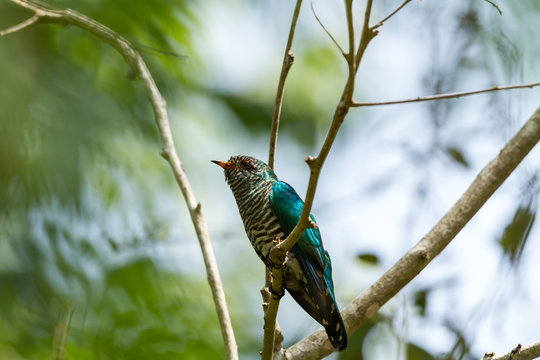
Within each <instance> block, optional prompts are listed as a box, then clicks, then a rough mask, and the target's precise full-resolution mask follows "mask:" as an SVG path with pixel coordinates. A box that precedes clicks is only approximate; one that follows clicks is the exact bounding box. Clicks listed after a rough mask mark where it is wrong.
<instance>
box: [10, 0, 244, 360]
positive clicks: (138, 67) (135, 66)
mask: <svg viewBox="0 0 540 360" xmlns="http://www.w3.org/2000/svg"><path fill="white" fill-rule="evenodd" d="M10 1H11V2H13V3H14V4H17V5H20V6H22V7H24V8H26V9H28V10H31V11H33V12H34V13H35V15H34V16H38V17H39V18H42V19H43V20H47V21H50V22H55V23H62V24H72V25H74V26H77V27H79V28H81V29H84V30H87V31H89V32H91V33H92V34H94V35H95V36H97V37H98V38H100V39H101V40H103V41H105V42H107V43H108V44H110V45H111V46H112V47H113V48H115V49H116V50H117V51H118V52H119V53H120V54H121V55H122V56H123V58H124V60H125V61H126V63H127V64H128V65H129V66H130V67H131V68H132V70H133V71H134V73H135V74H136V75H138V77H139V78H140V79H141V80H142V83H143V85H144V88H145V90H146V93H147V95H148V98H149V100H150V103H151V104H152V108H153V110H154V114H155V120H156V124H157V126H158V129H159V133H160V136H161V141H162V149H161V155H162V156H163V157H164V158H165V159H166V160H167V161H168V162H169V165H170V167H171V170H172V171H173V173H174V177H175V179H176V182H177V184H178V186H179V187H180V190H181V191H182V194H183V196H184V199H185V201H186V204H187V207H188V209H189V213H190V215H191V219H192V222H193V225H194V227H195V231H196V233H197V238H198V239H199V244H200V246H201V251H202V253H203V258H204V263H205V266H206V271H207V275H208V283H209V285H210V288H211V290H212V295H213V298H214V304H215V306H216V312H217V315H218V319H219V323H220V326H221V332H222V335H223V340H224V342H225V350H226V352H227V358H228V359H238V349H237V345H236V340H235V338H234V332H233V329H232V325H231V320H230V316H229V310H228V308H227V303H226V300H225V294H224V292H223V285H222V282H221V279H220V275H219V270H218V268H217V263H216V259H215V255H214V250H213V248H212V243H211V242H210V237H209V236H208V227H207V224H206V219H205V217H204V215H203V213H202V211H201V205H200V203H198V202H197V200H196V199H195V196H194V194H193V191H192V189H191V185H190V183H189V180H188V178H187V175H186V173H185V171H184V169H183V167H182V162H181V161H180V158H179V157H178V153H177V152H176V149H175V146H174V141H173V136H172V131H171V128H170V125H169V118H168V115H167V106H166V102H165V99H164V98H163V96H162V95H161V93H160V92H159V89H158V88H157V86H156V83H155V81H154V79H153V77H152V75H151V73H150V71H149V70H148V67H147V66H146V64H145V62H144V60H143V59H142V57H141V56H140V54H139V53H138V52H137V50H136V49H135V48H134V46H133V45H132V44H131V43H130V42H129V41H128V40H127V39H125V38H124V37H122V36H120V35H119V34H117V33H116V32H114V31H113V30H111V29H110V28H108V27H106V26H105V25H103V24H101V23H99V22H97V21H95V20H93V19H91V18H89V17H87V16H85V15H83V14H80V13H78V12H76V11H73V10H70V9H66V10H53V9H50V8H47V7H45V6H42V5H38V4H37V3H33V2H31V1H28V0H10Z"/></svg>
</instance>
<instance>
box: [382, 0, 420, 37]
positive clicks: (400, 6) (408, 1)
mask: <svg viewBox="0 0 540 360" xmlns="http://www.w3.org/2000/svg"><path fill="white" fill-rule="evenodd" d="M410 2H411V0H405V1H404V2H403V3H402V4H401V5H399V6H398V7H397V9H396V10H394V11H392V12H391V13H390V14H389V15H388V16H387V17H385V18H384V19H382V20H381V21H379V22H378V23H377V24H375V25H373V27H372V29H373V30H374V29H377V28H379V27H381V26H383V24H384V23H385V22H386V21H387V20H388V19H390V18H391V17H392V16H394V15H396V14H397V12H398V11H399V10H401V9H403V7H404V6H405V5H407V4H408V3H410Z"/></svg>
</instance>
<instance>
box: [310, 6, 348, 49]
mask: <svg viewBox="0 0 540 360" xmlns="http://www.w3.org/2000/svg"><path fill="white" fill-rule="evenodd" d="M311 12H312V13H313V16H315V19H316V20H317V22H318V23H319V25H321V27H322V28H323V30H324V32H325V33H326V35H328V37H330V39H331V40H332V42H333V43H334V45H336V47H337V48H338V49H339V52H341V55H343V57H345V58H346V57H347V54H346V53H345V51H343V49H342V48H341V46H340V45H339V43H338V42H337V40H336V39H335V38H334V37H333V36H332V34H331V33H330V32H329V31H328V29H326V26H324V24H323V23H322V21H321V19H319V17H318V16H317V13H315V9H314V8H313V2H312V3H311Z"/></svg>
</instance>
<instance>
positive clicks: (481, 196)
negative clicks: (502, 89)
mask: <svg viewBox="0 0 540 360" xmlns="http://www.w3.org/2000/svg"><path fill="white" fill-rule="evenodd" d="M538 141H540V108H539V109H538V110H536V112H535V113H534V114H533V115H532V117H531V118H530V119H529V120H528V121H527V122H526V123H525V124H524V125H523V127H522V128H521V129H520V130H519V131H518V132H517V133H516V135H515V136H514V137H513V138H512V139H511V140H510V141H509V142H508V143H507V144H506V145H505V147H504V148H503V149H502V150H501V151H500V153H499V154H498V155H497V156H496V157H495V158H494V159H493V160H491V161H490V162H489V163H488V164H487V165H486V166H485V167H484V168H483V169H482V171H480V173H479V174H478V176H477V177H476V179H475V180H474V181H473V182H472V184H471V185H470V186H469V188H468V189H467V190H466V191H465V193H464V194H463V195H462V196H461V197H460V198H459V200H458V201H457V202H456V203H455V204H454V205H453V206H452V208H451V209H450V210H449V211H448V212H447V213H446V214H445V215H444V216H443V217H442V219H441V220H440V221H439V222H438V223H437V224H436V225H435V226H434V227H433V228H432V229H431V230H430V231H429V232H428V233H427V234H426V235H425V236H424V237H423V238H422V239H421V240H420V241H419V242H418V243H417V244H416V245H415V246H414V247H413V248H411V249H410V250H409V251H408V252H407V253H406V254H405V255H404V256H403V257H402V258H401V259H400V260H399V261H398V262H396V263H395V264H394V266H392V267H391V268H390V269H389V270H388V271H387V272H386V273H384V274H383V275H382V276H381V277H380V278H379V279H378V280H377V281H376V282H375V283H374V284H373V285H371V286H370V287H369V288H368V289H367V290H365V291H364V292H363V293H362V294H360V295H359V296H358V297H356V298H355V299H354V300H353V301H351V302H350V303H349V304H348V305H347V306H346V307H345V308H344V309H343V311H342V312H341V315H342V317H343V321H344V322H345V325H346V327H347V331H348V332H349V334H351V333H352V332H354V331H355V330H356V329H358V328H359V327H360V326H361V325H362V324H363V323H364V322H365V321H366V320H368V319H369V318H370V317H372V316H373V315H374V314H375V313H376V312H377V311H378V310H379V309H380V308H381V307H382V306H383V305H384V304H385V303H386V302H387V301H388V300H390V299H391V298H392V297H393V296H394V295H396V294H397V293H398V292H399V291H400V290H401V289H402V288H403V287H404V286H405V285H407V284H408V283H409V282H410V281H411V280H412V279H413V278H414V277H416V275H418V274H419V273H420V271H422V270H423V269H424V268H425V267H426V266H427V265H428V264H429V263H430V262H431V260H433V259H434V258H435V257H436V256H437V255H439V254H440V253H441V251H442V250H443V249H444V248H445V247H446V246H447V245H448V244H449V243H450V241H452V239H454V237H455V236H456V235H457V234H458V233H459V231H460V230H461V229H462V228H463V227H464V226H465V225H466V224H467V223H468V222H469V221H470V219H471V218H472V217H473V216H474V215H475V214H476V212H477V211H478V210H479V209H480V208H481V207H482V205H484V203H485V202H486V201H487V200H488V199H489V198H490V197H491V195H493V193H494V192H495V190H497V189H498V188H499V186H501V184H502V183H503V182H504V181H505V180H506V178H507V177H508V176H509V175H510V174H511V173H512V172H513V171H514V169H515V168H516V166H517V165H518V164H519V163H520V162H521V161H522V160H523V158H524V157H525V156H526V155H527V154H528V153H529V152H530V151H531V149H532V148H533V147H534V146H535V145H536V143H538ZM535 345H536V344H535ZM538 346H540V345H538ZM333 350H334V349H333V348H332V346H331V345H330V343H329V342H328V340H327V337H326V333H325V332H324V330H323V329H320V330H318V331H316V332H315V333H313V334H311V335H309V336H308V337H306V338H304V339H303V340H301V341H299V342H298V343H296V344H295V345H293V346H291V347H290V348H288V349H285V350H284V351H282V352H281V359H287V360H293V359H320V358H322V357H324V356H326V355H328V354H330V353H331V352H332V351H333ZM527 359H528V358H527Z"/></svg>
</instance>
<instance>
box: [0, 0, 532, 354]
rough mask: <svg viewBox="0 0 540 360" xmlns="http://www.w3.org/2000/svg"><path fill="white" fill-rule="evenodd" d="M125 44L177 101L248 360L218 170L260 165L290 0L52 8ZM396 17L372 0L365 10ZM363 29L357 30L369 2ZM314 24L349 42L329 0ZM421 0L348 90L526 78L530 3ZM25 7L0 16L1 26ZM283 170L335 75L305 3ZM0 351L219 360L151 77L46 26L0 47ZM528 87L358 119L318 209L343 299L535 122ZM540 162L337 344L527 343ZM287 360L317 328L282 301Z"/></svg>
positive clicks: (183, 149) (394, 349)
mask: <svg viewBox="0 0 540 360" xmlns="http://www.w3.org/2000/svg"><path fill="white" fill-rule="evenodd" d="M49 3H50V4H51V5H53V6H55V7H58V8H65V7H70V8H73V9H76V10H78V11H80V12H82V13H84V14H86V15H88V16H90V17H92V18H94V19H96V20H97V21H100V22H102V23H104V24H105V25H107V26H109V27H111V28H112V29H114V30H115V31H117V32H118V33H120V34H121V35H123V36H125V37H127V38H128V39H130V40H131V41H133V42H134V43H135V44H137V46H138V47H139V49H140V50H141V51H142V53H143V56H144V58H145V60H146V61H147V63H148V65H149V68H150V70H151V71H152V74H153V75H154V77H155V79H156V82H157V84H158V86H159V88H160V89H161V91H162V93H163V94H164V96H165V98H166V99H167V101H168V105H169V111H170V117H171V121H172V127H173V132H174V135H175V139H176V145H177V149H178V151H179V153H180V157H181V158H182V159H183V161H184V166H185V168H186V171H187V172H188V175H189V176H190V179H191V181H192V183H193V186H194V190H195V194H196V196H197V197H198V199H199V200H200V201H201V202H202V205H203V210H204V212H205V214H206V216H207V218H208V223H209V228H210V235H211V237H212V240H213V243H214V246H215V249H216V254H217V258H218V263H219V264H218V265H219V267H220V270H221V272H222V276H223V281H224V286H225V292H226V295H227V300H228V304H229V306H230V310H231V314H232V319H233V326H234V329H235V332H236V337H237V340H238V343H239V349H240V352H241V357H242V358H253V359H255V358H257V357H258V351H259V350H260V343H261V338H262V315H261V307H260V295H259V292H258V290H259V289H260V287H261V284H262V279H263V271H264V270H263V266H262V264H261V263H260V262H259V260H258V259H257V258H256V256H255V255H254V253H253V251H252V249H251V248H250V245H249V243H248V242H247V240H246V238H245V235H244V234H243V227H242V224H241V222H240V219H239V216H237V215H236V210H235V204H234V200H233V198H232V196H231V194H230V192H229V190H228V189H227V187H226V184H224V183H223V180H222V179H223V178H222V174H221V172H220V171H219V169H218V168H216V167H215V166H214V165H213V164H211V163H210V162H209V160H211V159H226V158H228V156H229V155H233V154H237V153H247V154H252V155H255V156H257V157H259V158H262V159H265V158H266V152H267V146H268V145H267V143H268V131H269V128H270V118H271V114H272V106H273V96H274V91H275V87H276V84H277V80H278V74H279V68H280V66H281V57H282V51H283V47H284V43H285V40H286V36H287V31H288V23H289V21H290V16H291V14H292V7H293V6H294V4H293V2H288V3H281V2H279V3H274V2H270V3H266V2H250V1H245V0H233V1H229V2H227V3H222V2H219V1H205V2H202V3H200V2H194V1H193V2H192V1H176V2H169V1H164V0H148V1H138V2H132V1H127V0H117V1H104V0H93V1H72V0H54V1H52V0H51V1H49ZM398 3H399V2H396V1H390V0H385V1H377V2H375V5H374V10H373V19H374V21H375V20H376V19H382V18H383V17H384V16H385V15H386V14H388V13H389V12H390V11H391V10H392V9H394V8H395V7H396V6H397V5H398ZM356 5H357V9H356V12H355V14H356V15H357V16H358V20H357V23H358V24H357V26H360V20H361V18H362V16H361V15H362V7H363V3H361V2H359V3H358V4H356ZM313 6H314V9H315V11H316V12H317V13H318V15H319V16H320V17H321V19H322V21H323V22H324V23H325V25H326V26H327V27H328V29H329V30H330V31H331V32H332V33H333V34H334V35H335V37H336V38H337V39H338V41H341V42H343V43H345V42H344V41H345V36H346V34H345V30H346V29H345V28H344V27H343V18H344V14H343V9H342V6H336V5H335V4H328V3H325V2H322V1H315V2H314V3H313ZM499 6H500V8H501V10H502V12H503V16H500V15H499V13H498V12H497V10H496V9H495V8H494V7H493V6H491V5H490V4H489V3H487V2H485V1H482V0H475V1H470V2H451V3H444V4H443V3H436V2H430V1H421V2H413V3H412V4H410V5H408V6H407V7H406V8H405V9H404V10H402V12H400V13H399V14H398V15H397V16H396V17H395V18H393V19H392V20H391V21H390V22H388V23H387V24H385V25H384V26H383V27H382V28H381V29H380V34H379V35H378V36H377V38H376V39H375V40H374V41H373V42H372V44H371V45H370V47H369V48H368V51H367V53H366V56H365V61H364V63H363V64H362V67H361V69H360V71H359V77H358V83H357V90H356V95H355V96H356V98H357V99H358V100H384V99H396V98H403V97H414V96H418V95H423V94H431V93H438V92H447V91H455V90H460V89H474V88H480V87H487V86H491V85H493V84H506V83H517V82H526V81H534V80H535V79H538V74H539V68H538V63H537V61H536V59H537V58H538V56H539V55H540V54H538V49H540V46H539V45H540V44H539V43H538V42H539V41H540V40H539V38H538V37H537V36H535V35H534V34H535V31H536V21H537V19H536V18H535V15H534V14H536V13H537V12H538V10H540V4H538V2H536V1H534V0H526V1H525V0H524V1H519V2H508V3H504V4H503V3H502V2H501V3H500V4H499ZM28 16H29V14H28V13H27V12H26V11H23V10H21V9H19V8H17V7H16V6H14V5H12V4H10V3H8V2H7V1H3V2H1V3H0V27H1V28H7V27H9V26H12V25H14V24H16V23H18V22H20V21H22V20H23V19H25V18H27V17H28ZM294 54H295V65H294V67H293V69H292V72H291V75H290V79H289V81H288V84H287V88H286V95H285V96H286V98H285V102H284V110H283V117H282V118H283V122H282V124H283V125H282V128H281V132H280V138H279V144H278V153H277V162H276V171H277V173H278V175H279V176H280V177H282V178H283V179H285V180H286V181H288V182H290V183H291V184H292V185H293V186H294V187H295V188H296V189H297V190H298V191H299V193H303V192H304V191H305V188H306V183H307V176H308V171H307V168H306V166H305V164H304V163H303V158H304V156H305V155H306V154H312V153H315V152H316V151H317V149H318V147H319V146H320V144H321V143H322V139H323V138H324V136H325V131H326V129H327V126H328V124H329V121H330V119H331V114H332V111H333V107H334V106H335V104H336V101H337V99H338V97H339V94H340V91H341V88H342V86H343V81H344V74H345V71H346V68H345V64H344V62H343V61H342V59H340V56H339V53H338V51H336V49H335V48H334V46H333V44H332V43H331V41H330V40H329V39H328V38H327V37H326V35H325V34H324V32H323V31H322V30H321V28H320V26H319V25H318V24H317V22H316V21H315V19H314V16H313V15H312V13H311V11H310V9H309V8H308V6H304V9H303V13H302V14H301V18H300V22H299V28H298V34H297V37H296V40H295V45H294ZM0 68H1V69H2V70H3V71H2V86H0V104H1V108H2V112H1V115H0V131H1V132H0V138H1V141H0V358H5V359H41V358H50V357H51V356H52V355H53V348H54V346H53V339H54V333H55V330H56V329H57V328H58V327H59V326H62V324H63V322H65V319H66V318H70V319H71V320H70V322H69V324H70V330H69V333H68V337H67V341H66V357H67V358H68V359H149V358H152V359H170V358H182V359H210V358H211V359H219V358H224V349H223V345H222V340H221V335H220V332H219V325H218V321H217V317H216V315H215V312H214V307H213V303H212V300H211V294H210V290H209V288H208V285H207V283H206V275H205V271H204V267H203V263H202V257H201V255H200V252H199V250H198V243H197V240H196V238H195V234H194V231H193V228H192V226H191V223H190V219H189V215H188V213H187V211H186V209H185V206H184V204H183V199H182V198H181V196H180V192H179V191H178V189H177V188H176V185H175V183H174V180H173V178H172V176H171V174H170V171H169V170H168V168H167V166H166V164H165V163H164V161H163V160H162V159H161V158H160V156H159V146H160V144H159V136H158V133H157V130H156V127H155V125H154V122H153V114H152V111H151V108H150V106H149V104H148V101H147V99H146V97H145V94H144V91H143V88H142V86H141V84H140V83H139V82H138V81H136V80H133V79H132V76H131V74H130V73H129V71H128V68H127V67H126V65H125V64H124V63H123V60H122V58H121V57H120V56H119V55H118V54H116V53H115V52H114V51H113V50H112V49H111V48H110V47H108V46H107V45H105V44H104V43H102V42H100V41H99V40H98V39H96V38H94V37H93V36H92V35H90V34H88V33H85V32H84V31H81V30H79V29H76V28H74V27H70V26H68V27H60V26H55V25H46V24H40V25H37V26H33V27H32V28H29V29H26V30H24V31H21V32H19V33H16V34H13V35H9V36H6V37H3V38H1V39H0ZM539 94H540V93H539V90H537V89H532V90H525V91H514V92H504V93H495V94H491V95H484V96H478V97H471V98H464V99H460V100H448V101H442V102H436V103H435V102H433V103H422V104H413V105H402V106H392V107H384V108H369V109H368V108H363V109H357V110H354V111H351V114H350V115H349V117H348V118H347V121H346V123H345V124H344V127H343V129H342V132H341V133H340V135H339V137H338V139H337V143H336V145H335V147H334V149H333V150H332V152H331V154H330V157H329V159H328V162H327V164H326V165H325V168H324V169H323V175H322V177H321V182H320V187H319V192H318V193H317V197H316V199H315V205H314V214H315V215H316V216H317V219H318V222H319V224H320V226H321V229H322V231H323V237H324V239H325V244H326V247H327V248H328V250H329V252H330V254H331V255H332V258H333V263H334V272H335V275H334V280H335V283H336V291H337V294H338V298H339V302H340V303H341V304H342V306H344V305H345V304H346V303H347V302H348V301H349V300H351V299H352V298H353V297H354V296H356V295H357V294H359V293H360V292H361V291H362V290H363V289H365V288H366V287H367V286H369V284H370V283H371V282H372V281H374V280H375V279H376V278H377V277H378V276H380V274H382V272H383V271H384V270H385V269H387V268H388V267H389V266H390V265H391V264H392V263H393V262H395V261H396V260H397V259H398V258H399V257H400V256H401V254H403V253H404V252H405V251H406V250H407V249H408V248H409V247H410V246H411V245H412V244H414V243H415V242H416V241H417V240H418V239H419V238H420V237H421V236H422V235H423V234H425V233H426V232H427V230H429V228H430V227H431V226H432V225H433V224H434V223H435V222H436V221H437V220H438V219H439V218H440V217H441V216H442V214H444V212H445V211H446V210H447V209H448V208H449V207H450V206H451V205H452V203H453V202H454V201H455V200H456V199H457V197H458V196H459V195H460V194H461V193H462V192H463V191H464V189H465V188H466V186H467V185H468V184H469V183H470V182H471V181H472V179H474V176H475V174H476V173H477V172H478V171H479V169H480V168H481V167H482V166H483V165H484V164H485V163H487V161H489V160H490V159H491V158H492V157H493V156H495V155H496V154H497V152H498V151H499V149H500V148H501V147H502V146H503V144H504V143H505V142H506V140H507V139H508V138H509V137H510V136H511V135H512V134H513V133H514V132H515V131H516V130H517V129H518V128H519V126H520V125H521V124H522V123H523V122H524V120H525V119H526V118H527V117H528V116H530V114H532V112H533V111H534V110H535V108H536V107H538V105H539V104H538V98H539ZM539 167H540V156H538V151H533V152H532V153H531V154H530V155H529V157H528V158H527V159H526V161H525V163H524V164H522V165H521V166H520V167H519V169H518V170H517V171H516V173H515V174H513V175H512V176H511V178H510V179H509V180H508V182H507V183H506V184H505V185H503V187H502V188H501V189H500V190H499V191H498V192H497V194H496V195H495V196H494V197H493V198H492V199H491V200H490V201H489V202H488V203H487V204H486V206H485V207H484V209H482V210H481V211H480V212H479V214H478V215H477V216H476V217H475V218H474V219H473V220H472V221H471V223H470V224H469V225H468V226H467V227H466V228H465V229H464V230H463V231H462V233H461V234H460V235H459V236H458V237H457V238H456V240H455V241H454V243H453V244H452V245H451V246H450V247H449V248H448V249H447V250H446V251H445V252H444V253H443V254H442V255H441V256H440V257H439V258H437V259H436V260H435V261H434V263H433V264H431V265H430V266H429V267H428V268H427V269H426V270H425V272H424V273H422V274H421V275H420V276H419V277H418V278H417V279H415V280H414V281H413V282H412V283H411V284H410V285H408V286H407V288H406V289H404V290H403V291H402V292H400V293H399V294H398V296H396V297H395V298H394V299H393V300H392V301H391V302H390V303H389V304H387V305H386V306H385V307H384V308H383V309H382V310H381V312H380V313H379V314H378V315H377V316H375V317H374V318H373V319H371V320H370V321H368V322H367V323H366V324H365V325H364V326H363V327H362V328H361V329H359V330H358V331H357V332H356V333H355V334H354V335H352V337H351V339H350V342H349V343H350V348H349V350H347V351H346V352H344V353H341V354H339V355H333V357H334V358H339V359H364V358H365V359H394V358H395V359H405V358H410V359H433V358H443V359H446V358H448V359H472V358H478V357H480V356H481V354H483V353H484V352H486V351H496V352H506V351H508V350H509V349H511V348H512V347H514V346H515V345H516V344H517V343H522V344H527V343H532V342H534V341H538V336H537V335H538V330H539V329H538V325H537V323H536V321H535V320H534V319H537V318H538V316H540V314H539V313H538V309H539V308H538V306H537V304H538V299H539V298H540V290H539V288H538V286H537V281H536V280H535V279H536V278H537V275H538V273H539V271H540V268H539V265H538V263H537V261H536V257H535V255H534V254H536V253H538V251H540V244H539V242H538V227H537V226H535V217H536V213H537V211H538V203H537V193H538V187H539V185H538V171H539ZM279 320H280V323H281V326H282V328H283V330H284V332H285V345H290V344H292V343H294V342H295V341H297V340H299V339H301V338H302V337H304V336H306V335H307V334H309V333H310V332H311V331H313V330H315V329H317V327H318V326H317V324H316V323H315V322H314V321H312V320H311V319H310V318H309V317H308V316H307V315H305V314H300V313H299V312H298V307H297V305H296V304H295V303H294V302H293V301H292V300H291V299H289V298H288V297H286V298H285V299H284V301H283V305H282V306H281V309H280V314H279Z"/></svg>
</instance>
